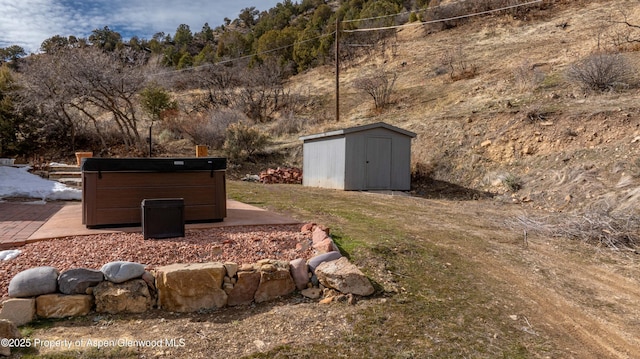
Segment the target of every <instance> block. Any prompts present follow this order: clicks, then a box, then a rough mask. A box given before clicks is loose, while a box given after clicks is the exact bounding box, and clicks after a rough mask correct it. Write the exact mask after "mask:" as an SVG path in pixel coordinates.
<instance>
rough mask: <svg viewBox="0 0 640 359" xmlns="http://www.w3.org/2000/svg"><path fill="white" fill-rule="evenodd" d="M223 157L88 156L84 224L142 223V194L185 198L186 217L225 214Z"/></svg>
mask: <svg viewBox="0 0 640 359" xmlns="http://www.w3.org/2000/svg"><path fill="white" fill-rule="evenodd" d="M226 168H227V160H226V158H96V157H91V158H86V159H83V163H82V223H83V224H84V225H86V226H87V228H100V227H123V226H131V225H140V223H141V222H142V214H141V212H142V211H141V203H142V201H143V200H145V199H162V198H182V199H184V220H185V222H186V223H195V222H219V221H222V220H223V219H224V218H225V217H226V216H227V194H226V185H225V171H226Z"/></svg>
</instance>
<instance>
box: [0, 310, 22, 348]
mask: <svg viewBox="0 0 640 359" xmlns="http://www.w3.org/2000/svg"><path fill="white" fill-rule="evenodd" d="M0 338H2V339H16V338H22V334H20V331H19V330H18V327H17V326H16V325H15V324H14V323H13V322H11V321H10V320H6V319H0ZM0 355H1V356H6V357H8V356H9V355H11V347H9V346H8V345H4V344H0Z"/></svg>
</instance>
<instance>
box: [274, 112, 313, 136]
mask: <svg viewBox="0 0 640 359" xmlns="http://www.w3.org/2000/svg"><path fill="white" fill-rule="evenodd" d="M304 123H305V119H304V118H302V117H300V116H297V115H296V114H295V113H294V112H292V111H289V112H287V113H285V114H284V115H283V116H281V117H280V118H279V119H278V120H277V121H275V122H274V123H273V126H271V129H270V131H269V133H270V134H271V135H273V136H276V137H278V136H282V135H292V134H297V133H300V131H301V130H302V128H303V126H304Z"/></svg>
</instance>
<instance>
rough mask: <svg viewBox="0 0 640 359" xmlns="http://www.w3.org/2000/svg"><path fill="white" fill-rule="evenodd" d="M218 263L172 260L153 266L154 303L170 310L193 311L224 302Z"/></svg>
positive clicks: (225, 299) (219, 305)
mask: <svg viewBox="0 0 640 359" xmlns="http://www.w3.org/2000/svg"><path fill="white" fill-rule="evenodd" d="M225 273H226V270H225V267H224V265H223V264H222V263H217V262H210V263H194V264H172V265H168V266H164V267H159V268H157V269H156V286H157V288H158V305H159V306H160V307H161V308H162V309H165V310H168V311H172V312H194V311H197V310H200V309H209V308H221V307H224V306H225V305H226V304H227V293H225V291H224V290H222V284H223V282H224V276H225Z"/></svg>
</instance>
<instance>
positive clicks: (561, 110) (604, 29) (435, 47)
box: [290, 0, 640, 211]
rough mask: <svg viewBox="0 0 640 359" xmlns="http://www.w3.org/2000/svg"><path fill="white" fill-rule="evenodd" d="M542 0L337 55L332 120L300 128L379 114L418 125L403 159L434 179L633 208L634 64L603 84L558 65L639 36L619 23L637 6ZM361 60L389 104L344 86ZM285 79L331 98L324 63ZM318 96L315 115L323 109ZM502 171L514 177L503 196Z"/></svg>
mask: <svg viewBox="0 0 640 359" xmlns="http://www.w3.org/2000/svg"><path fill="white" fill-rule="evenodd" d="M548 3H553V5H550V6H544V7H543V9H539V10H535V11H533V12H530V13H528V14H527V15H526V16H512V15H493V16H488V17H478V18H472V19H471V20H469V21H468V22H467V23H465V24H462V25H461V26H458V27H456V28H453V29H449V30H444V31H438V32H429V31H427V29H426V28H425V26H423V25H420V26H408V27H406V28H403V29H400V30H399V31H398V32H397V36H396V37H395V38H394V39H393V40H390V41H388V43H387V45H386V46H385V47H382V46H380V47H377V48H376V49H375V50H372V51H371V52H370V54H368V55H363V56H361V57H360V58H359V59H358V60H357V61H351V62H349V63H347V64H343V69H342V70H341V77H340V81H341V100H340V107H341V122H340V123H338V124H336V123H335V122H333V121H332V120H329V121H326V122H323V123H322V124H320V125H315V126H309V127H308V128H305V129H304V130H303V132H306V133H310V132H311V133H312V132H315V131H325V130H327V129H331V128H341V127H347V126H352V125H358V124H366V123H371V122H377V121H385V122H388V123H391V124H394V125H397V126H400V127H403V128H406V129H409V130H411V131H414V132H416V133H417V134H418V137H417V139H416V140H415V141H414V146H413V153H412V156H413V162H414V164H415V163H419V164H421V165H423V167H422V168H424V169H426V170H427V172H428V173H427V174H428V175H429V176H431V177H432V178H433V179H437V180H441V181H446V182H449V183H452V184H455V185H459V186H463V187H467V188H472V189H474V190H481V191H490V192H493V193H498V194H506V195H507V196H505V198H504V200H506V201H512V200H513V201H520V200H524V201H525V202H527V203H530V205H532V206H535V207H539V208H545V209H550V210H564V211H571V210H580V211H582V210H585V208H587V207H589V206H592V205H594V204H597V203H598V202H601V201H603V200H604V201H607V205H608V206H613V207H615V209H620V210H625V209H627V208H629V207H632V206H633V205H634V204H633V203H630V202H629V201H630V200H631V198H633V199H635V198H636V195H635V192H636V191H637V188H638V186H639V185H640V181H638V178H637V175H638V174H640V167H639V165H640V163H637V162H636V158H637V155H638V151H639V146H640V141H639V139H640V137H639V136H640V109H639V107H638V105H637V96H638V91H639V90H638V86H637V83H638V76H637V70H636V71H634V72H632V73H630V74H629V75H628V76H627V77H626V82H625V83H624V84H620V88H616V89H615V90H612V91H607V92H604V93H591V92H589V93H587V92H585V91H583V90H582V89H581V88H580V87H579V86H578V85H577V84H575V83H572V82H571V81H569V80H568V79H567V76H566V72H567V69H568V68H569V67H570V66H572V65H573V64H574V63H575V62H576V61H579V60H581V59H583V58H585V57H586V56H588V55H589V54H592V53H595V52H597V51H598V49H601V50H607V51H613V50H612V49H613V48H615V47H616V46H614V45H613V44H614V43H616V44H617V42H616V40H615V39H616V38H618V37H620V34H621V33H624V34H627V35H629V36H630V37H631V38H640V31H638V29H633V28H630V27H628V26H626V25H621V24H619V23H618V22H619V21H624V20H626V21H628V22H630V23H631V24H640V5H639V4H638V3H637V2H634V1H626V0H616V1H592V2H584V1H566V2H548ZM630 45H633V44H630ZM618 48H619V46H618ZM629 49H634V48H633V46H631V47H626V50H625V51H623V52H622V53H621V56H623V57H624V58H625V59H626V60H627V61H628V63H629V64H631V66H632V68H635V69H637V68H638V66H640V53H639V52H636V51H628V50H629ZM447 54H449V57H451V56H453V58H454V59H455V62H456V65H455V66H456V67H458V66H465V67H466V68H468V69H473V71H474V74H473V76H469V77H468V78H466V77H465V76H462V77H463V78H461V79H457V78H456V79H452V78H451V76H450V72H449V69H448V68H447V66H446V65H445V64H443V58H446V57H447ZM457 64H464V65H457ZM369 69H377V70H378V71H381V70H386V71H395V72H397V73H398V75H399V77H398V80H397V83H396V89H395V91H394V96H393V99H394V105H393V106H391V107H390V108H388V109H385V110H381V111H376V110H374V109H373V101H372V100H371V98H370V97H368V95H366V94H364V93H363V92H361V91H358V90H356V89H355V88H354V87H353V81H354V79H355V78H357V77H358V76H361V75H362V74H364V73H365V72H366V71H368V70H369ZM456 71H457V70H456ZM304 84H312V85H304ZM292 85H294V86H296V87H299V86H310V87H312V88H313V93H316V94H324V95H325V97H326V98H331V100H329V101H327V102H332V101H333V99H332V96H333V91H334V86H335V85H334V73H333V69H332V68H330V67H325V68H321V69H316V70H313V71H310V72H308V73H305V74H302V75H299V76H297V77H296V78H294V79H293V80H292ZM328 106H329V107H328V108H326V109H325V111H323V112H322V113H326V114H327V117H332V116H333V115H332V114H333V109H332V108H331V107H330V106H333V104H328ZM290 141H291V142H295V141H296V138H292V139H290ZM505 178H507V179H512V180H514V181H515V180H517V181H518V184H519V186H518V187H519V190H518V191H517V193H515V194H513V197H514V199H512V198H511V196H512V194H511V193H510V191H509V189H510V188H509V187H508V186H505V185H504V180H505ZM613 199H615V200H614V201H613V202H612V200H613ZM618 207H619V208H618Z"/></svg>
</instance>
